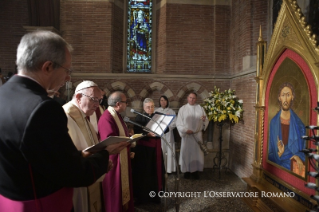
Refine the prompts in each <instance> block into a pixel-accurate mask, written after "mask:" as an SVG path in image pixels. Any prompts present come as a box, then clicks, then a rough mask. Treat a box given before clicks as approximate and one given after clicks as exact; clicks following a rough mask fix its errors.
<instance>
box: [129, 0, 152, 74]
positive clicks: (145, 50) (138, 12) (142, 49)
mask: <svg viewBox="0 0 319 212" xmlns="http://www.w3.org/2000/svg"><path fill="white" fill-rule="evenodd" d="M152 6H153V5H152V0H135V1H133V0H128V16H127V17H128V20H127V23H128V25H127V64H126V69H127V72H151V68H152Z"/></svg>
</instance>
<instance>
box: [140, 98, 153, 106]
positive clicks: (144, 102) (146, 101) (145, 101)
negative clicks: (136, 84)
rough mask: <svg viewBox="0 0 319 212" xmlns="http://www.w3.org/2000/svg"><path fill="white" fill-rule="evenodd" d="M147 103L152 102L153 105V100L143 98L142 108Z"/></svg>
mask: <svg viewBox="0 0 319 212" xmlns="http://www.w3.org/2000/svg"><path fill="white" fill-rule="evenodd" d="M149 102H153V104H154V101H153V99H151V98H145V99H144V101H143V107H144V104H146V103H149ZM154 105H155V104H154Z"/></svg>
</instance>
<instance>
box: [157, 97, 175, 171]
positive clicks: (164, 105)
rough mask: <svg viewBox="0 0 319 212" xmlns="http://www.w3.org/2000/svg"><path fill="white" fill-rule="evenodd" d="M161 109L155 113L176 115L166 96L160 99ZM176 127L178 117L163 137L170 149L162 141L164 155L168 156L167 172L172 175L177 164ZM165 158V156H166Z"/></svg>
mask: <svg viewBox="0 0 319 212" xmlns="http://www.w3.org/2000/svg"><path fill="white" fill-rule="evenodd" d="M159 104H160V107H159V108H157V109H156V110H155V112H160V113H163V114H165V115H176V113H175V112H174V110H172V109H171V108H169V107H168V106H169V102H168V98H167V97H166V96H161V97H160V99H159ZM175 127H176V117H175V118H174V119H173V121H172V122H171V124H170V125H169V132H168V133H166V134H164V135H163V137H164V138H165V139H166V141H167V142H168V144H169V145H170V147H169V146H168V145H167V144H166V143H165V141H164V139H162V142H161V145H162V150H163V153H164V155H165V154H167V158H166V160H167V162H166V172H167V173H172V172H175V171H176V163H175V159H174V158H175V155H173V154H172V150H173V152H175V140H174V132H173V129H174V128H175ZM164 157H165V156H164Z"/></svg>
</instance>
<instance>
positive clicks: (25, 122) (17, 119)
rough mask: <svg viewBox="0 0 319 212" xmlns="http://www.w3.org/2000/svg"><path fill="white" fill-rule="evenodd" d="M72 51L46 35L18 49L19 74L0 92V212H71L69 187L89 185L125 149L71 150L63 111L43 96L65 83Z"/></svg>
mask: <svg viewBox="0 0 319 212" xmlns="http://www.w3.org/2000/svg"><path fill="white" fill-rule="evenodd" d="M71 51H72V47H71V46H70V44H68V43H67V42H66V41H65V40H64V39H63V38H62V37H60V36H59V35H57V34H55V33H53V32H49V31H35V32H31V33H28V34H26V35H24V36H23V37H22V39H21V41H20V43H19V45H18V49H17V59H16V64H17V69H18V74H17V75H14V76H12V77H11V78H10V79H9V80H8V81H7V82H6V83H5V84H4V85H3V86H1V87H0V111H1V119H0V147H1V148H0V211H15V212H26V211H59V212H70V211H71V210H72V194H73V187H80V186H88V185H91V184H92V183H94V182H95V181H96V179H97V178H99V177H100V176H102V175H103V174H104V173H105V172H107V170H108V168H109V167H108V161H109V155H110V154H117V153H118V152H120V151H121V150H122V149H123V148H125V147H126V146H127V143H126V142H122V143H120V144H119V145H117V144H113V145H109V146H108V147H107V149H106V150H102V151H100V152H97V153H95V154H93V155H89V156H88V155H87V153H84V152H82V151H78V150H77V149H76V147H75V146H74V144H73V142H72V140H71V138H70V136H69V134H68V128H67V117H66V115H65V113H64V111H63V109H62V107H61V106H60V105H59V104H58V103H57V102H56V101H55V100H53V99H51V98H50V97H48V93H51V92H52V91H57V90H58V89H59V88H60V87H61V86H63V85H64V84H65V82H66V81H69V80H70V76H69V73H70V72H69V68H70V67H71V64H72V56H71ZM57 64H59V65H57ZM62 66H63V67H62ZM66 69H67V70H66ZM83 93H85V94H87V95H90V94H89V92H88V93H86V92H85V91H83ZM13 96H14V98H12V97H13ZM85 98H86V97H85ZM82 99H83V100H84V97H82ZM21 105H23V107H21ZM87 140H88V141H90V139H87ZM83 156H86V157H83ZM91 211H92V210H91Z"/></svg>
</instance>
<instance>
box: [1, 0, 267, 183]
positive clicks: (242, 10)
mask: <svg viewBox="0 0 319 212" xmlns="http://www.w3.org/2000/svg"><path fill="white" fill-rule="evenodd" d="M165 2H166V4H164V3H165ZM165 2H164V1H160V0H157V1H154V6H155V3H157V5H159V4H164V5H163V6H162V7H160V8H157V10H156V13H155V14H154V15H156V24H155V26H154V27H156V35H155V37H156V50H155V53H156V54H155V58H156V64H154V67H155V73H156V74H165V77H159V78H154V77H152V75H150V76H147V77H145V75H141V76H144V77H140V78H136V77H135V78H133V77H129V76H128V75H125V77H123V76H121V75H120V74H119V73H122V72H123V68H122V63H123V53H124V52H123V45H125V44H124V43H123V36H124V35H123V33H122V32H123V29H124V27H125V26H124V24H123V14H124V11H125V10H124V9H123V7H121V6H119V5H121V4H122V5H125V4H124V1H123V0H121V1H116V2H115V3H113V2H112V1H61V19H60V20H61V24H60V27H61V29H60V31H61V33H62V36H63V37H64V38H65V39H66V40H67V41H68V42H70V43H71V44H72V46H73V47H74V54H73V68H74V69H75V73H108V74H111V73H114V75H108V76H111V77H109V78H108V79H105V78H106V77H104V78H99V77H93V75H92V76H91V77H82V78H81V77H72V81H73V82H77V81H80V80H83V79H91V80H93V81H95V82H97V83H98V84H99V86H100V87H102V88H107V89H108V90H110V91H114V90H116V89H118V88H113V87H112V86H111V84H112V83H114V82H116V81H120V82H122V83H125V85H126V86H127V88H130V89H132V90H133V91H134V92H135V94H136V95H135V96H134V97H133V98H132V100H139V101H142V100H143V98H145V97H150V98H154V100H155V102H156V104H157V100H158V98H159V96H160V95H162V94H163V92H165V91H167V90H169V91H171V92H172V94H173V96H172V98H171V99H170V101H176V102H178V106H182V105H183V104H185V103H186V96H187V94H188V93H189V91H190V90H189V88H188V86H189V85H190V84H191V83H196V84H198V85H199V86H200V90H199V91H198V92H199V93H200V92H202V91H204V90H206V91H211V90H212V89H213V88H214V86H217V87H219V88H221V89H222V90H225V89H228V88H232V89H235V90H236V91H237V96H238V97H239V98H241V99H243V100H244V110H245V112H244V120H243V122H241V123H239V124H236V125H234V126H231V137H230V140H231V141H230V152H231V154H230V155H231V163H230V168H231V169H232V170H233V171H234V172H235V173H236V174H237V175H238V176H240V177H247V176H250V175H251V173H252V168H251V163H252V162H253V153H254V149H253V148H254V139H253V136H254V126H255V109H254V107H253V106H254V104H255V86H256V83H255V80H254V76H255V73H253V70H254V68H255V67H250V70H252V71H251V73H248V74H246V75H241V74H242V73H243V72H244V71H246V70H243V58H244V57H245V56H253V55H255V54H256V42H257V39H258V33H259V25H260V24H261V26H262V30H263V35H264V38H265V37H266V36H265V35H266V29H267V28H266V26H267V9H268V7H267V2H268V1H260V0H249V1H237V0H233V1H232V3H231V6H229V5H228V6H227V5H199V4H172V3H167V1H165ZM171 2H172V1H171ZM23 25H28V14H27V3H26V1H24V0H16V1H0V27H1V32H2V33H0V42H1V45H0V67H1V68H2V69H3V71H4V72H7V71H9V70H13V69H14V64H15V54H16V46H17V44H18V42H19V40H20V38H21V36H22V35H23V34H24V33H25V30H24V29H23V28H22V26H23ZM4 32H5V33H4ZM153 36H154V35H153ZM188 74H189V75H192V76H191V77H189V78H188V79H187V78H183V79H177V78H173V77H172V78H170V77H169V75H175V76H176V75H181V76H185V75H186V76H187V75H188ZM201 75H205V76H207V78H203V77H200V76H201ZM120 76H121V77H120ZM196 76H198V77H196ZM210 76H211V77H210ZM154 82H159V83H161V84H163V85H164V88H163V89H161V90H156V89H155V90H152V89H151V88H150V84H151V83H154ZM143 89H146V90H147V94H146V96H143V95H141V92H142V91H143ZM62 90H63V89H62ZM126 91H127V90H125V92H126ZM180 91H184V94H183V96H178V94H179V92H180ZM62 93H63V91H62ZM201 102H202V99H201V97H200V96H199V98H198V103H201ZM176 109H178V108H176Z"/></svg>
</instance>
